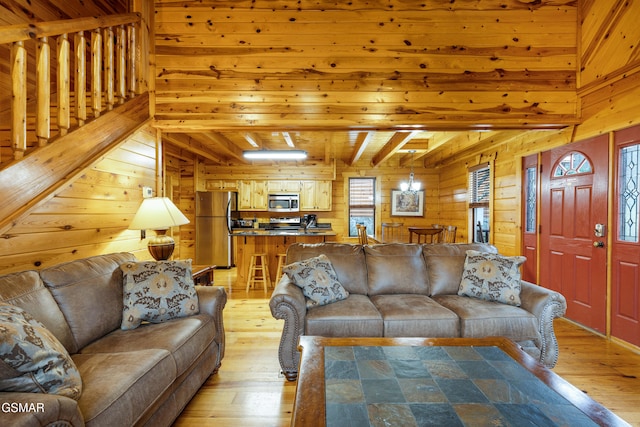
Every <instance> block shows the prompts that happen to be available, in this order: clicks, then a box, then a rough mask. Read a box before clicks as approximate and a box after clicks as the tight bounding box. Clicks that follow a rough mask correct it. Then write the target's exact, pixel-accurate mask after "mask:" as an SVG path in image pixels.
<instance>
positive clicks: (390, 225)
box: [382, 222, 404, 243]
mask: <svg viewBox="0 0 640 427" xmlns="http://www.w3.org/2000/svg"><path fill="white" fill-rule="evenodd" d="M403 225H404V223H402V222H383V223H382V243H389V242H402V226H403Z"/></svg>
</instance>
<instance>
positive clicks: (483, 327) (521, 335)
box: [433, 295, 540, 344]
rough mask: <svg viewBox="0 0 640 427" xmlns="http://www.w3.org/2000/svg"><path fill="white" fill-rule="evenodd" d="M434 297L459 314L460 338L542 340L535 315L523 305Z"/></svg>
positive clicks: (454, 296) (466, 298)
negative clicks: (498, 337) (495, 337)
mask: <svg viewBox="0 0 640 427" xmlns="http://www.w3.org/2000/svg"><path fill="white" fill-rule="evenodd" d="M433 299H434V300H435V301H436V302H438V303H440V304H442V305H443V306H445V307H447V308H448V309H449V310H451V311H453V312H454V313H456V314H457V315H458V317H459V318H460V336H461V337H464V338H482V337H492V336H503V337H507V338H510V339H512V340H514V341H516V342H521V341H527V340H533V341H534V342H536V343H538V344H539V343H540V333H539V332H538V321H537V319H536V317H535V316H534V315H533V314H531V313H529V312H528V311H526V310H524V309H522V308H520V307H515V306H513V305H508V304H501V303H499V302H493V301H484V300H480V299H475V298H469V297H463V296H459V295H439V296H435V297H433Z"/></svg>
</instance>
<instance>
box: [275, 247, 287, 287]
mask: <svg viewBox="0 0 640 427" xmlns="http://www.w3.org/2000/svg"><path fill="white" fill-rule="evenodd" d="M276 257H277V258H278V269H277V271H276V283H278V282H279V281H280V278H281V277H282V268H283V267H284V266H285V263H286V262H287V254H278V255H276Z"/></svg>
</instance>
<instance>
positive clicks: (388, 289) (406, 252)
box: [364, 243, 429, 295]
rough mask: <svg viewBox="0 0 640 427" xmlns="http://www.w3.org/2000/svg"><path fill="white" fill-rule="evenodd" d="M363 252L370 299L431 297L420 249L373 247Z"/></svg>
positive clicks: (366, 248) (409, 247) (403, 246)
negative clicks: (409, 295)
mask: <svg viewBox="0 0 640 427" xmlns="http://www.w3.org/2000/svg"><path fill="white" fill-rule="evenodd" d="M364 251H365V256H366V261H367V272H368V277H367V280H368V285H369V295H383V294H385V295H386V294H423V295H429V281H428V278H427V270H426V267H425V263H424V259H423V257H422V247H421V246H420V245H417V244H402V243H397V244H385V245H374V246H365V247H364Z"/></svg>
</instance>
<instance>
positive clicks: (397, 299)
mask: <svg viewBox="0 0 640 427" xmlns="http://www.w3.org/2000/svg"><path fill="white" fill-rule="evenodd" d="M371 301H372V302H373V304H374V305H375V306H376V308H377V309H378V311H379V312H380V314H381V315H382V319H383V320H384V336H385V337H431V338H437V337H458V336H460V320H459V319H458V316H456V314H455V313H454V312H452V311H451V310H449V309H447V308H445V307H443V306H441V305H440V304H438V303H436V302H435V301H434V300H432V299H431V298H429V297H428V296H426V295H416V294H396V295H375V296H372V297H371Z"/></svg>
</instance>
